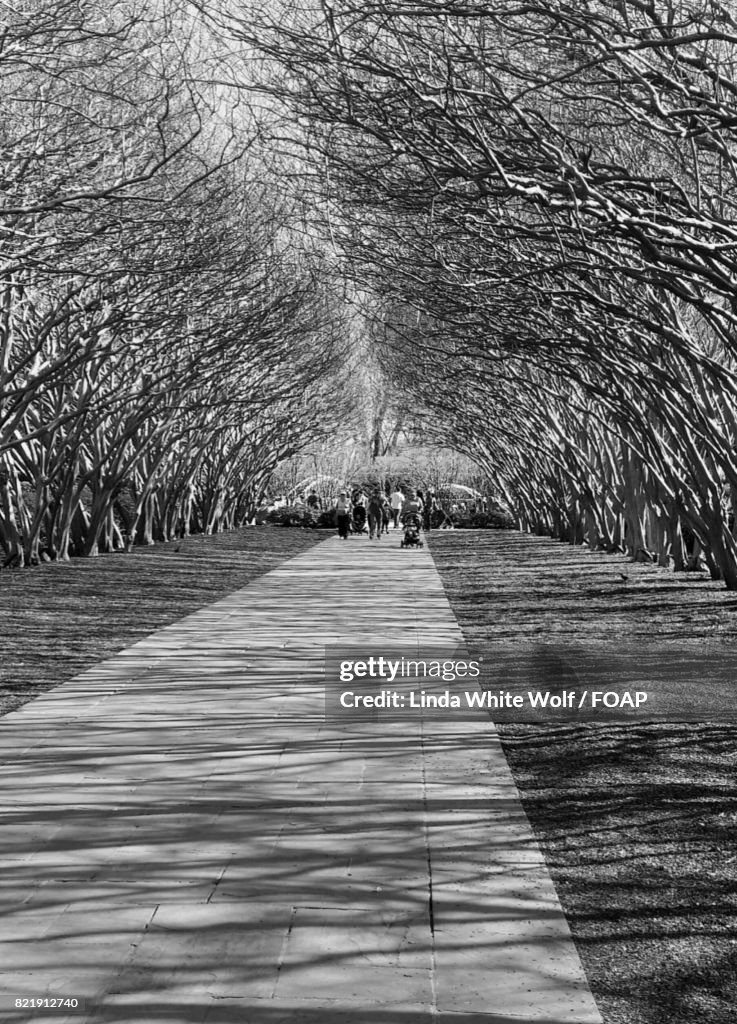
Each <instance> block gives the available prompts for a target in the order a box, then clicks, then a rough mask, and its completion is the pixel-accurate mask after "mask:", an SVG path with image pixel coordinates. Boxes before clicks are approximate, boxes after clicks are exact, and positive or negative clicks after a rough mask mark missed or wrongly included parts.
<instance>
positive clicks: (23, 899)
mask: <svg viewBox="0 0 737 1024" xmlns="http://www.w3.org/2000/svg"><path fill="white" fill-rule="evenodd" d="M359 639H360V641H361V642H362V643H365V644H367V645H368V644H370V643H372V642H373V643H375V645H376V647H377V653H381V650H382V649H384V648H386V647H389V646H391V645H392V644H393V645H394V646H397V645H399V644H401V646H402V648H403V649H406V650H407V651H408V653H412V651H413V649H414V647H415V646H427V645H432V646H438V645H455V644H456V643H458V642H460V640H461V635H460V631H459V628H458V625H457V623H456V621H455V619H454V617H453V615H452V613H451V611H450V608H449V605H448V603H447V600H446V598H445V595H444V593H443V589H442V586H441V584H440V581H439V578H438V575H437V572H436V570H435V568H434V565H433V563H432V560H431V558H430V556H429V555H428V553H427V551H426V550H424V551H419V550H400V549H399V544H398V536H390V537H389V538H386V537H385V538H384V539H383V540H382V541H381V542H380V543H376V542H369V540H368V539H365V538H351V539H350V540H349V541H348V542H339V541H338V540H337V538H335V539H330V540H328V541H326V542H325V543H323V544H320V545H318V546H317V547H315V548H313V549H311V550H310V551H309V552H307V553H306V554H303V555H300V556H298V557H297V558H294V559H292V560H291V561H289V562H287V563H285V564H284V565H283V566H281V567H280V568H278V569H276V570H274V571H272V572H270V573H268V574H267V575H266V576H264V577H262V578H261V579H259V580H257V581H256V582H255V583H252V584H251V585H250V586H248V587H246V588H245V589H243V590H241V591H238V592H237V593H234V594H231V595H230V596H229V597H227V598H226V599H225V600H223V601H219V602H218V603H217V604H213V605H210V606H208V607H207V608H204V609H202V610H201V611H199V612H197V613H196V614H194V615H190V616H188V617H187V618H185V619H182V620H181V621H179V622H177V623H176V624H175V625H173V626H171V627H169V628H167V629H164V630H161V631H160V632H158V633H156V634H154V635H152V636H151V637H149V638H147V639H146V640H144V641H142V642H140V643H138V644H136V645H135V646H133V647H131V648H128V649H127V650H125V651H123V652H121V653H120V654H117V655H115V656H114V657H113V658H111V659H110V660H109V661H106V662H103V663H101V664H99V665H97V666H96V667H95V668H93V669H92V670H90V671H88V672H86V673H84V674H83V675H81V676H78V677H77V678H76V679H74V680H72V681H70V682H69V683H66V684H64V685H63V686H61V687H59V688H58V689H56V690H54V691H52V692H50V693H49V694H47V695H45V696H43V697H41V698H39V699H38V700H35V701H33V702H32V703H31V704H27V705H26V706H24V707H23V708H21V709H20V710H19V711H17V712H14V713H13V714H10V715H8V716H6V717H5V718H4V719H2V720H0V745H1V749H2V764H0V787H1V791H2V825H1V828H2V831H1V832H0V844H1V852H2V874H1V875H0V912H1V913H0V940H2V945H0V968H1V969H2V973H0V992H2V995H1V996H0V999H1V1000H2V1003H1V1005H2V1007H3V1008H4V1009H5V1011H6V1014H7V1019H8V1020H15V1021H27V1020H39V1021H40V1020H48V1019H49V1016H48V1015H45V1014H41V1015H38V1014H36V1015H35V1016H34V1014H33V1013H32V1012H29V1011H14V1010H12V1005H13V1002H12V1000H13V999H14V998H15V997H34V996H43V995H49V996H57V997H61V996H64V997H73V996H77V997H80V998H85V999H86V1010H85V1012H84V1013H81V1014H79V1015H76V1016H69V1017H67V1016H66V1015H65V1014H61V1015H55V1016H54V1017H53V1019H54V1020H55V1021H57V1022H60V1021H65V1020H69V1021H87V1022H89V1024H103V1022H104V1024H112V1022H120V1024H123V1022H125V1024H149V1022H151V1024H158V1022H160V1021H175V1022H183V1024H184V1022H188V1024H189V1022H200V1021H207V1022H214V1024H236V1022H238V1024H431V1022H434V1021H438V1020H440V1021H442V1022H444V1024H481V1022H485V1024H503V1022H516V1024H519V1022H521V1021H530V1022H533V1021H534V1022H535V1024H584V1022H586V1024H593V1022H597V1021H599V1020H600V1017H599V1015H598V1013H597V1011H596V1008H595V1006H594V1003H593V1000H592V998H591V995H590V993H589V990H588V987H587V985H586V981H585V978H584V977H583V973H582V970H581V966H580V963H579V960H578V957H577V955H576V952H575V949H574V947H573V944H572V942H571V940H570V935H569V933H568V929H567V926H566V923H565V919H564V917H563V915H562V913H561V910H560V905H559V903H558V900H557V898H556V894H555V890H554V888H553V885H552V883H551V881H550V878H549V875H548V873H547V870H546V868H545V865H544V861H543V860H542V858H541V855H540V852H539V850H538V848H537V846H536V844H535V842H534V841H533V839H532V837H531V835H530V831H529V826H528V823H527V820H526V818H525V815H524V813H523V811H522V808H521V806H520V803H519V797H518V793H517V790H516V788H515V786H514V783H513V781H512V778H511V775H510V773H509V769H508V767H507V764H506V761H505V760H504V757H503V755H502V753H501V749H500V746H499V743H498V741H497V739H496V736H495V733H494V730H493V727H492V726H491V724H490V723H489V722H488V721H486V720H484V719H479V720H478V721H475V722H468V721H466V722H458V723H454V724H451V723H449V722H448V721H445V722H444V721H442V720H440V719H437V718H433V719H425V720H424V721H423V719H422V718H421V717H420V716H419V715H417V716H413V717H407V718H406V719H404V720H403V721H401V722H393V723H385V722H384V723H381V724H373V723H371V722H364V723H361V722H357V721H354V722H345V723H335V722H332V723H326V722H325V720H324V716H323V709H324V704H323V693H322V690H321V688H320V687H319V685H318V682H319V679H320V672H321V667H322V658H323V648H324V646H325V645H326V644H332V643H336V644H342V643H348V642H353V643H355V642H356V641H357V640H359ZM11 997H12V998H11Z"/></svg>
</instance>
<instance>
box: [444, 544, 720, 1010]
mask: <svg viewBox="0 0 737 1024" xmlns="http://www.w3.org/2000/svg"><path fill="white" fill-rule="evenodd" d="M431 549H432V554H433V556H434V558H435V562H436V564H437V566H438V569H439V570H440V573H441V576H442V579H443V583H444V585H445V588H446V592H447V594H448V597H449V599H450V602H451V605H452V606H453V610H454V612H455V614H456V616H457V617H458V619H459V621H460V623H461V626H462V627H463V630H464V633H465V635H466V638H467V640H469V641H471V642H489V643H494V642H498V641H503V642H504V643H507V644H508V643H510V642H513V643H518V644H520V645H524V644H525V643H528V642H534V643H536V644H537V643H556V644H559V643H560V642H561V640H563V639H566V640H570V641H585V642H586V643H591V642H596V643H599V642H601V643H602V644H604V643H606V644H612V643H614V644H618V643H620V642H623V643H628V644H629V643H635V644H636V643H641V644H642V645H643V651H644V650H645V648H646V646H647V644H648V643H649V642H651V641H653V640H668V641H678V642H684V643H687V644H693V643H698V642H700V641H703V640H710V641H714V642H716V643H725V644H734V645H735V646H737V595H735V594H730V593H728V592H727V591H726V590H724V588H723V586H722V585H721V584H718V583H712V582H711V581H709V580H708V579H706V578H704V577H702V576H700V575H698V574H693V573H689V574H682V575H681V574H679V575H674V574H673V573H672V572H670V571H668V570H665V569H660V568H658V567H656V566H652V565H639V564H638V565H632V564H630V563H628V562H627V561H626V560H625V559H624V558H623V557H622V556H619V555H608V554H604V553H598V552H590V551H586V550H584V549H581V548H572V547H570V546H567V545H563V544H559V543H556V542H554V541H551V540H548V539H545V538H539V537H528V536H524V535H520V534H516V533H511V532H509V533H507V532H498V531H488V532H471V531H463V532H452V533H451V532H448V533H436V534H433V535H432V540H431ZM735 685H736V686H737V683H736V684H735ZM736 692H737V691H736ZM500 733H501V736H502V742H503V745H504V750H505V753H506V755H507V757H508V759H509V762H510V764H511V767H512V770H513V772H514V776H515V779H516V781H517V784H518V786H519V788H520V791H521V794H522V798H523V802H524V806H525V809H526V811H527V814H528V816H529V818H530V820H531V822H532V825H533V828H534V830H535V833H536V835H537V837H538V839H539V841H540V844H541V846H542V848H543V850H544V852H545V856H546V859H547V862H548V865H549V867H550V870H551V873H552V875H553V878H554V881H555V884H556V887H557V890H558V894H559V896H560V899H561V902H562V903H563V906H564V909H565V911H566V914H567V916H568V920H569V923H570V926H571V930H572V932H573V935H574V938H575V940H576V945H577V947H578V950H579V953H580V956H581V959H582V961H583V964H584V967H585V969H586V973H587V975H588V978H589V981H590V984H591V987H592V991H593V993H594V996H595V997H596V1000H597V1003H598V1005H599V1008H600V1010H601V1012H602V1015H603V1017H604V1021H605V1024H728V1022H729V1024H733V1022H734V1021H735V1020H737V729H736V728H735V727H733V726H731V725H729V724H725V723H719V722H718V721H715V722H710V723H678V722H676V721H673V722H670V723H661V724H655V723H652V722H651V723H648V722H645V721H642V722H640V723H639V724H630V725H621V724H620V725H616V724H603V723H602V724H597V723H587V724H561V723H555V724H538V725H504V726H501V727H500Z"/></svg>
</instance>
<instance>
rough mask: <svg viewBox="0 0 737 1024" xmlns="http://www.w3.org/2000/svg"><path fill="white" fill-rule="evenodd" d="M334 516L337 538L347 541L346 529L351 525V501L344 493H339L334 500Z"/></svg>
mask: <svg viewBox="0 0 737 1024" xmlns="http://www.w3.org/2000/svg"><path fill="white" fill-rule="evenodd" d="M335 516H336V519H337V523H338V536H339V537H340V538H341V540H347V539H348V527H349V526H350V523H351V499H350V498H349V497H348V494H347V493H346V492H345V491H341V492H340V494H339V495H338V497H337V498H336V499H335Z"/></svg>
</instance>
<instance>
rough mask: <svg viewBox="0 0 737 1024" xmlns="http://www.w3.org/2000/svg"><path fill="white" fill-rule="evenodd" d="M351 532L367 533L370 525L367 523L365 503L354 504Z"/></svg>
mask: <svg viewBox="0 0 737 1024" xmlns="http://www.w3.org/2000/svg"><path fill="white" fill-rule="evenodd" d="M351 532H352V533H367V532H368V527H367V525H366V509H365V507H364V506H363V505H354V506H353V517H352V519H351Z"/></svg>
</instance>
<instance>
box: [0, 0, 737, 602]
mask: <svg viewBox="0 0 737 1024" xmlns="http://www.w3.org/2000/svg"><path fill="white" fill-rule="evenodd" d="M7 23H8V29H7V32H6V36H5V40H4V44H3V47H2V50H1V51H0V70H1V71H2V73H3V76H4V82H5V86H6V87H5V89H4V91H3V99H2V103H3V105H4V110H3V115H4V116H3V120H2V128H0V135H1V136H2V138H0V159H1V160H2V161H3V178H2V186H1V187H2V191H1V193H0V199H1V201H2V208H1V209H0V228H1V229H2V232H3V272H2V279H1V280H0V288H1V289H2V292H1V296H2V338H3V341H2V344H3V356H2V362H1V363H0V402H1V403H2V418H1V419H0V451H2V460H3V469H2V485H1V488H0V490H1V494H0V534H1V535H2V540H3V544H4V546H5V550H6V555H7V556H8V557H9V558H14V559H16V560H19V559H25V560H33V559H34V558H37V557H38V556H39V551H42V550H45V551H47V552H50V554H51V556H52V557H53V556H55V555H59V554H61V555H65V554H67V553H68V552H69V551H70V550H71V551H79V552H82V551H86V552H93V551H95V550H97V548H98V547H99V546H102V547H111V546H114V545H115V544H116V543H120V542H122V538H121V537H119V536H118V534H121V533H122V532H126V533H128V534H129V536H138V537H139V539H151V538H154V537H165V536H171V535H172V532H173V531H174V530H175V529H177V528H178V525H177V524H179V526H181V524H182V523H183V524H184V528H185V529H189V528H192V529H206V530H212V529H218V528H221V527H223V526H227V525H232V524H233V523H235V522H238V521H242V518H243V516H244V515H245V514H246V512H247V511H248V510H249V509H250V508H252V506H253V503H254V501H255V500H256V498H257V496H258V494H259V492H260V490H262V489H263V486H264V485H265V483H266V481H267V480H268V478H269V475H270V473H271V472H272V471H273V469H274V467H275V466H276V465H277V464H278V462H279V461H280V460H281V459H283V458H284V457H286V456H288V455H290V454H292V453H294V452H296V451H298V450H301V449H303V448H304V447H305V446H306V445H309V444H311V443H314V442H319V440H320V439H321V438H323V437H324V438H328V437H330V436H335V435H336V434H337V435H340V434H341V432H343V433H345V432H346V427H347V425H349V432H350V433H351V434H352V433H355V432H356V431H359V432H360V431H363V432H364V433H365V435H366V438H367V445H368V446H369V447H368V451H369V452H370V454H371V455H372V456H374V457H380V456H381V455H382V454H383V450H384V448H383V446H385V445H386V444H387V443H391V442H390V441H387V438H391V437H392V436H393V433H392V432H393V431H394V435H396V431H398V430H411V431H412V432H413V436H416V435H417V434H418V433H421V434H422V437H423V438H424V440H425V442H426V443H428V442H429V443H432V442H435V443H437V444H439V445H443V446H451V447H453V448H455V449H457V450H458V451H459V452H461V453H463V454H465V455H466V456H468V457H470V458H472V459H473V460H475V462H476V463H477V464H478V465H479V466H480V467H482V469H483V470H484V472H485V473H486V474H487V475H488V477H489V478H490V479H491V480H493V481H494V484H495V487H496V488H497V489H498V491H499V492H500V493H501V494H503V495H504V497H505V499H506V501H507V502H508V504H509V505H510V507H512V508H513V509H514V511H515V513H516V515H517V516H518V519H519V521H520V524H521V525H522V526H523V527H524V528H526V529H532V530H539V531H544V532H549V533H551V534H553V535H555V536H559V537H561V538H565V539H568V540H570V541H572V542H587V543H589V544H591V545H592V546H604V547H608V548H612V549H617V548H621V549H622V550H626V551H628V552H629V553H630V554H631V555H633V556H635V557H655V558H658V559H659V560H660V561H661V562H662V564H670V563H671V562H672V563H673V564H674V565H675V567H676V568H687V567H688V566H689V565H692V564H695V563H696V562H697V561H698V559H699V558H702V557H703V558H704V559H705V560H706V562H707V565H708V567H709V569H710V571H711V573H712V575H713V576H714V577H715V578H717V577H721V578H723V579H724V580H725V582H726V584H727V586H729V587H732V588H734V587H737V544H736V543H735V536H734V534H735V531H734V517H733V514H732V507H733V496H734V494H735V493H737V491H736V489H737V460H736V459H735V454H734V453H735V443H736V442H737V420H736V415H735V410H736V409H737V375H736V373H735V369H736V366H735V356H736V352H735V336H736V335H735V328H736V326H737V323H736V318H737V304H736V303H735V299H734V295H735V283H736V282H737V217H736V207H735V202H736V200H737V180H736V177H735V169H736V165H735V156H736V155H737V154H736V151H735V142H734V139H735V134H734V129H735V126H737V15H735V14H734V13H733V11H732V7H731V5H729V4H727V3H720V2H718V0H655V2H653V3H643V2H641V0H617V2H616V3H609V2H604V0H601V2H598V0H539V2H537V0H533V2H532V3H524V4H514V3H512V4H510V3H508V2H502V0H486V2H479V3H475V2H471V3H468V2H455V0H447V2H438V0H419V2H409V0H396V2H394V0H386V2H384V0H380V2H372V3H361V4H358V3H342V2H341V3H337V4H336V3H327V2H325V3H320V4H317V5H309V4H303V5H301V4H300V3H291V2H290V3H289V4H286V3H285V4H283V5H281V6H280V5H278V4H270V5H263V6H258V7H252V6H251V5H246V4H240V3H238V2H237V0H222V2H221V3H219V4H218V3H211V4H208V5H197V4H193V3H188V2H186V0H137V3H129V2H125V3H123V2H120V3H113V4H109V5H107V7H106V8H105V10H104V11H102V10H101V9H98V7H97V5H85V4H77V3H67V2H66V0H56V2H52V0H39V2H38V3H35V4H33V5H31V6H30V7H29V8H27V9H24V11H23V13H18V12H15V13H13V14H12V16H9V17H8V19H7ZM121 510H122V511H125V510H127V511H126V516H127V517H128V523H127V529H126V530H125V531H123V530H122V529H121V525H120V524H121ZM116 531H117V532H116Z"/></svg>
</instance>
